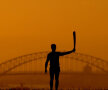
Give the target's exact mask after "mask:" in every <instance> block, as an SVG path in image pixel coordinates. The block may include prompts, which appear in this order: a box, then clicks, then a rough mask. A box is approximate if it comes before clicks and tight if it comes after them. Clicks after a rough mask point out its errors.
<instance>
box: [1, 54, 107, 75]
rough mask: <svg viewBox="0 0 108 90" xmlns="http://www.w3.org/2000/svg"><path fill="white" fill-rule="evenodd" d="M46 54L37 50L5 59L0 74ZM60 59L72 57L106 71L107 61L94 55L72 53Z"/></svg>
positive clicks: (42, 57) (40, 58)
mask: <svg viewBox="0 0 108 90" xmlns="http://www.w3.org/2000/svg"><path fill="white" fill-rule="evenodd" d="M47 54H48V52H38V53H32V54H27V55H23V56H19V57H16V58H13V59H10V60H8V61H5V62H3V63H1V64H0V74H1V75H4V74H6V73H8V72H10V71H11V70H13V69H15V68H17V67H20V66H21V65H24V64H26V63H30V62H32V61H36V60H37V61H39V60H40V61H42V59H44V60H45V58H46V56H47ZM61 59H74V60H77V61H80V62H83V63H87V64H89V65H91V66H94V67H96V68H98V69H99V70H101V71H102V72H108V62H107V61H105V60H103V59H101V58H97V57H94V56H90V55H85V54H82V53H72V54H70V55H66V56H63V57H61ZM64 72H65V71H64ZM70 72H71V70H70Z"/></svg>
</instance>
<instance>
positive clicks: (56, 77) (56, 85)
mask: <svg viewBox="0 0 108 90" xmlns="http://www.w3.org/2000/svg"><path fill="white" fill-rule="evenodd" d="M58 85H59V71H57V72H55V89H56V90H58Z"/></svg>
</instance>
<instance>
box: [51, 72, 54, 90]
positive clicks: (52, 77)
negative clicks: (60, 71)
mask: <svg viewBox="0 0 108 90" xmlns="http://www.w3.org/2000/svg"><path fill="white" fill-rule="evenodd" d="M53 79H54V72H53V71H50V90H52V89H53Z"/></svg>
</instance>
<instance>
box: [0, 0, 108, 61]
mask: <svg viewBox="0 0 108 90" xmlns="http://www.w3.org/2000/svg"><path fill="white" fill-rule="evenodd" d="M107 10H108V0H1V1H0V62H3V61H5V60H8V59H11V58H13V57H16V56H20V55H24V54H28V53H32V52H40V51H49V50H50V44H52V43H55V44H56V45H57V50H59V51H64V50H70V49H73V36H72V35H73V33H72V32H73V30H76V33H77V46H76V51H77V52H81V53H85V54H89V55H93V56H96V57H100V58H103V59H105V60H108V57H107V53H108V13H107Z"/></svg>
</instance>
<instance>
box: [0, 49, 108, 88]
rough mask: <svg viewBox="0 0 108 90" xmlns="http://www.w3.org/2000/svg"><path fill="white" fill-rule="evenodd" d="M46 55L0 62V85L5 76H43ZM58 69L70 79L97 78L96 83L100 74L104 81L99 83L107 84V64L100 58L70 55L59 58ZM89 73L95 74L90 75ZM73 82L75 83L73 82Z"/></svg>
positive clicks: (30, 55) (36, 54)
mask: <svg viewBox="0 0 108 90" xmlns="http://www.w3.org/2000/svg"><path fill="white" fill-rule="evenodd" d="M48 53H49V52H48V51H47V52H36V53H32V54H27V55H23V56H19V57H16V58H13V59H10V60H7V61H5V62H2V63H1V64H0V84H1V83H3V80H4V79H5V76H6V75H35V76H34V77H36V75H37V76H38V75H39V77H40V78H41V77H43V76H45V74H44V71H45V61H46V57H47V54H48ZM60 67H61V74H70V76H68V77H70V78H71V76H72V75H73V76H72V78H73V77H74V78H76V76H77V78H79V77H80V78H85V79H87V78H90V79H92V78H91V77H93V79H95V78H96V77H97V76H98V78H97V79H96V80H97V81H98V80H99V78H101V74H102V76H103V77H105V78H104V79H103V77H102V78H101V80H102V81H101V83H104V80H106V81H105V83H107V81H108V79H107V78H108V77H107V76H108V62H107V61H106V60H103V59H101V58H97V57H94V56H90V55H86V54H82V53H72V54H70V55H66V56H62V57H60ZM82 72H85V74H81V73H82ZM90 73H96V74H93V75H91V74H90ZM98 74H99V75H98ZM81 75H82V76H81ZM87 75H91V76H90V77H88V76H87ZM86 76H87V77H86ZM94 76H95V77H94ZM2 77H4V79H1V78H2ZM61 77H62V76H61ZM63 77H64V76H63ZM45 78H46V76H45ZM66 78H67V77H66ZM72 78H71V79H72ZM47 79H48V78H47ZM32 80H33V79H32ZM38 80H39V79H38ZM61 80H62V79H61ZM69 80H70V79H69ZM48 81H49V80H48ZM62 81H63V80H62ZM73 81H74V82H76V81H75V80H73ZM81 81H82V79H81ZM89 81H90V80H89ZM78 82H79V80H78ZM78 82H77V83H78ZM87 82H88V81H87ZM4 83H5V82H4ZM47 83H48V82H47ZM67 83H68V82H67ZM71 83H72V82H71ZM95 83H97V82H95ZM101 83H99V84H97V86H99V85H100V86H101ZM72 84H73V83H72ZM48 85H49V84H48ZM79 85H80V83H79ZM88 85H89V84H88ZM83 86H84V85H83ZM106 86H107V85H106Z"/></svg>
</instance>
